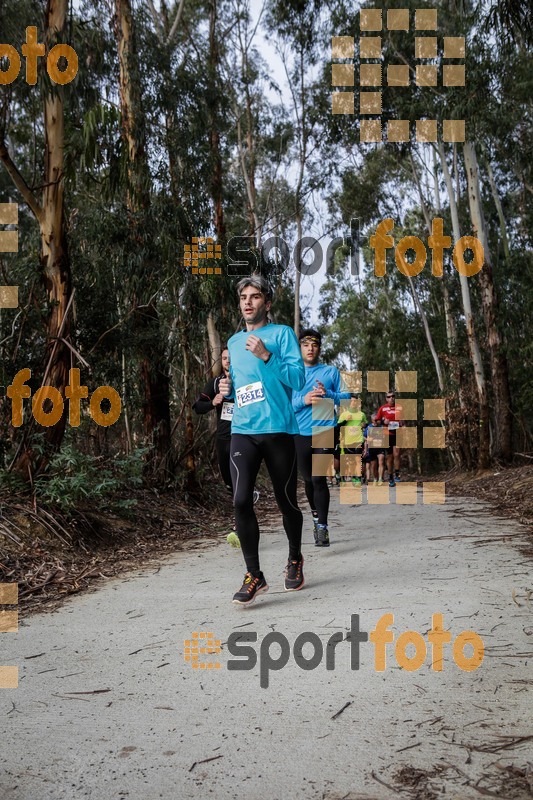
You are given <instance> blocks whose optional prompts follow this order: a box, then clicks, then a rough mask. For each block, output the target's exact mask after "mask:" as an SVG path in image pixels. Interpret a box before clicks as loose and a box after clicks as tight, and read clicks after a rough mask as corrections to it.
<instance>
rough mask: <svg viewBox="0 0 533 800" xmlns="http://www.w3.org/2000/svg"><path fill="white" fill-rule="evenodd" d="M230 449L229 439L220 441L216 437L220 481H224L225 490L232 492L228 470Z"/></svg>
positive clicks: (219, 438)
mask: <svg viewBox="0 0 533 800" xmlns="http://www.w3.org/2000/svg"><path fill="white" fill-rule="evenodd" d="M230 449H231V439H222V438H221V437H217V459H218V468H219V469H220V474H221V475H222V480H223V481H224V484H225V486H226V489H229V491H230V492H233V489H232V485H231V471H230V468H229V454H230Z"/></svg>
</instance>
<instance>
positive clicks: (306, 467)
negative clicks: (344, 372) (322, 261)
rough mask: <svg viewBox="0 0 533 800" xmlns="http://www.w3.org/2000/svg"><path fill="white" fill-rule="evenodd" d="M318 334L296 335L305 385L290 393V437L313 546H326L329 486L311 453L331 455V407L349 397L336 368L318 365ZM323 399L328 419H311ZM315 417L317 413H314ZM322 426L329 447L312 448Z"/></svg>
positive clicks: (327, 543) (304, 331)
mask: <svg viewBox="0 0 533 800" xmlns="http://www.w3.org/2000/svg"><path fill="white" fill-rule="evenodd" d="M321 346H322V336H321V335H320V333H318V331H315V330H313V329H311V328H308V329H306V330H303V331H302V332H301V334H300V347H301V350H302V358H303V360H304V364H305V385H304V387H303V389H302V390H301V391H300V392H293V394H292V407H293V409H294V411H295V413H296V420H297V422H298V428H299V429H300V433H299V434H298V435H296V436H295V437H294V441H295V443H296V453H297V456H298V468H299V470H300V474H301V475H302V478H303V479H304V484H305V493H306V495H307V499H308V501H309V505H310V506H311V513H312V515H313V525H314V538H315V545H316V546H317V547H329V543H330V542H329V532H328V511H329V499H330V498H329V488H328V483H327V479H326V476H325V475H318V474H316V475H314V474H313V455H314V454H315V455H331V456H333V453H334V447H335V442H334V439H335V433H334V431H335V427H336V426H335V421H336V420H335V413H334V411H333V406H334V405H338V404H339V402H340V400H341V398H349V397H350V393H349V392H341V375H340V372H339V370H338V369H337V368H336V367H330V366H327V365H326V364H319V363H318V360H319V358H320V348H321ZM324 398H328V399H330V400H331V401H332V403H331V406H332V409H331V411H332V414H331V419H313V408H314V407H317V406H318V405H319V404H320V403H321V402H323V399H324ZM315 416H318V415H315ZM316 428H324V430H325V431H328V430H329V432H330V435H331V439H332V443H331V445H332V446H331V447H313V429H315V432H316Z"/></svg>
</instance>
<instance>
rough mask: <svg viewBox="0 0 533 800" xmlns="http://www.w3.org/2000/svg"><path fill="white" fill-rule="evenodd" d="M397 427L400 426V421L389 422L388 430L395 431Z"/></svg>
mask: <svg viewBox="0 0 533 800" xmlns="http://www.w3.org/2000/svg"><path fill="white" fill-rule="evenodd" d="M399 427H400V423H399V422H389V430H390V431H395V430H396V429H397V428H399Z"/></svg>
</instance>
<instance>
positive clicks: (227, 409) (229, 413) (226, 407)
mask: <svg viewBox="0 0 533 800" xmlns="http://www.w3.org/2000/svg"><path fill="white" fill-rule="evenodd" d="M233 406H234V403H227V402H226V401H224V402H223V403H222V413H221V414H220V419H225V420H227V421H228V422H231V420H232V419H233Z"/></svg>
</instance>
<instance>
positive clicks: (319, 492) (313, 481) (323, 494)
mask: <svg viewBox="0 0 533 800" xmlns="http://www.w3.org/2000/svg"><path fill="white" fill-rule="evenodd" d="M312 441H313V437H312V436H300V435H298V436H295V437H294V442H295V444H296V454H297V456H298V469H299V470H300V475H301V476H302V478H303V479H304V484H305V494H306V495H307V499H308V500H309V505H310V506H311V511H316V512H317V514H318V522H319V524H320V525H327V524H328V511H329V489H328V482H327V480H326V476H325V475H313V453H332V452H333V451H332V450H325V449H322V448H315V449H314V450H313V447H312Z"/></svg>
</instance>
